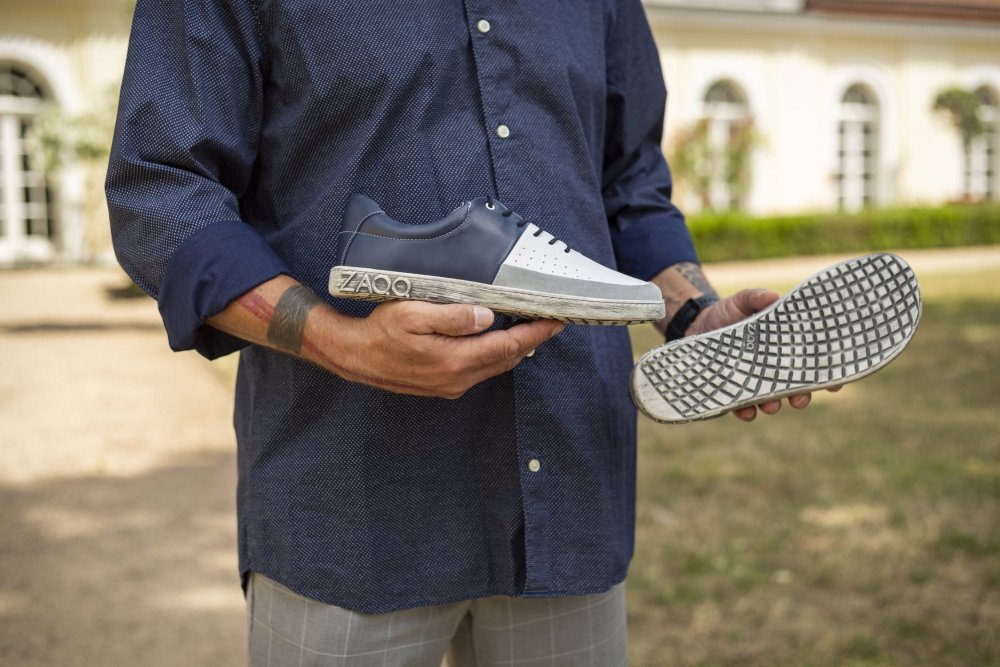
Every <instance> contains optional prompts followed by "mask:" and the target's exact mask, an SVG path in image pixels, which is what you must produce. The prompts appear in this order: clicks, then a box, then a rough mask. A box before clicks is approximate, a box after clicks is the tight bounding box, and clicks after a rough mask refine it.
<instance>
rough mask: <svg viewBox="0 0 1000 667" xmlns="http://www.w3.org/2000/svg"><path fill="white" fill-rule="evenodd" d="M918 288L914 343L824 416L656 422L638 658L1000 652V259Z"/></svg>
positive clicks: (885, 662) (808, 660) (823, 659)
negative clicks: (986, 268) (920, 299)
mask: <svg viewBox="0 0 1000 667" xmlns="http://www.w3.org/2000/svg"><path fill="white" fill-rule="evenodd" d="M709 275H711V274H709ZM921 283H922V287H923V293H924V317H923V321H922V323H921V325H920V329H919V331H918V332H917V334H916V336H915V338H914V340H913V342H912V343H911V345H910V347H909V348H908V349H907V350H906V351H905V352H904V353H903V354H902V355H901V356H900V357H899V358H898V359H897V360H896V361H895V362H894V363H893V364H892V365H891V366H889V367H888V368H886V369H885V370H883V371H882V372H880V373H878V374H876V375H874V376H872V377H870V378H868V379H866V380H864V381H862V382H860V383H856V384H852V385H849V386H848V387H846V388H845V389H844V390H843V391H842V392H841V393H840V394H836V395H834V394H823V395H818V396H815V397H814V401H813V405H812V407H810V408H809V409H808V410H805V411H801V412H800V411H793V410H791V409H790V408H788V406H785V408H784V409H783V410H782V411H781V413H779V414H778V415H776V416H773V417H768V416H761V417H758V419H757V421H756V422H754V423H752V424H744V423H741V422H738V421H737V420H736V419H734V418H732V417H729V416H727V417H724V418H722V419H717V420H714V421H710V422H702V423H697V424H691V425H683V426H665V425H658V424H655V423H653V422H651V421H649V420H646V419H645V418H641V417H640V426H639V501H638V515H639V521H638V534H637V536H636V555H635V560H634V562H633V565H632V569H631V575H630V578H629V583H628V593H629V620H630V624H631V629H630V637H631V648H632V664H633V665H637V666H646V665H649V666H656V667H662V666H669V665H691V666H694V665H698V666H709V665H733V666H735V665H740V666H743V665H768V666H772V665H773V666H785V665H791V666H817V667H818V666H820V665H844V666H852V667H860V666H863V665H864V666H872V667H875V666H879V667H888V666H898V667H910V666H911V665H927V666H933V667H947V666H951V665H954V666H956V667H959V666H961V667H975V666H985V665H1000V511H998V510H1000V271H992V272H989V273H980V274H975V275H972V274H966V275H962V276H959V275H956V276H937V277H931V278H922V279H921ZM766 286H767V287H772V288H777V289H779V290H780V289H784V288H787V287H789V285H766ZM720 287H721V288H723V291H728V290H731V289H735V288H736V287H737V286H735V285H728V286H727V285H721V286H720ZM633 338H634V341H635V349H636V354H637V355H638V354H640V353H642V352H644V351H645V350H647V349H649V348H650V347H651V346H653V345H655V344H657V343H658V340H657V339H656V337H655V334H654V333H653V332H652V330H651V329H650V328H648V327H647V328H635V329H634V330H633Z"/></svg>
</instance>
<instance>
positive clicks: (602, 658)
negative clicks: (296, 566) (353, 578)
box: [247, 573, 628, 667]
mask: <svg viewBox="0 0 1000 667" xmlns="http://www.w3.org/2000/svg"><path fill="white" fill-rule="evenodd" d="M247 621H248V625H249V640H250V666H251V667H441V665H442V659H443V658H445V656H446V655H447V663H446V664H447V665H448V666H449V667H499V666H501V665H503V666H517V667H564V666H565V667H577V666H587V667H619V666H620V665H626V664H627V663H628V646H627V640H626V627H625V585H624V584H618V585H617V586H615V587H613V588H612V589H611V590H609V591H608V592H606V593H600V594H597V595H584V596H578V597H568V598H553V599H547V598H541V599H540V598H530V599H529V598H511V597H506V596H495V597H489V598H480V599H478V600H468V601H465V602H458V603H455V604H447V605H438V606H434V607H419V608H416V609H407V610H403V611H397V612H391V613H388V614H362V613H359V612H354V611H349V610H347V609H342V608H340V607H335V606H332V605H326V604H322V603H320V602H316V601H314V600H310V599H308V598H305V597H302V596H301V595H298V594H297V593H294V592H292V591H290V590H289V589H287V588H285V587H284V586H282V585H281V584H279V583H277V582H275V581H273V580H271V579H268V578H267V577H265V576H263V575H261V574H257V573H254V574H252V575H251V577H250V583H249V588H248V590H247Z"/></svg>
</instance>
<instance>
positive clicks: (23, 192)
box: [0, 62, 58, 261]
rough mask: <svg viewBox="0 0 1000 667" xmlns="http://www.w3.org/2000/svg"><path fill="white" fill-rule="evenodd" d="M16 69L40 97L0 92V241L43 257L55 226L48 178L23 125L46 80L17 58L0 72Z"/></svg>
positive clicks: (21, 254)
mask: <svg viewBox="0 0 1000 667" xmlns="http://www.w3.org/2000/svg"><path fill="white" fill-rule="evenodd" d="M5 70H10V71H12V72H17V73H18V74H19V75H20V76H22V77H23V78H24V79H26V80H27V81H29V82H30V83H31V84H32V85H33V87H35V88H37V89H39V90H40V91H42V92H40V93H39V96H38V97H15V96H13V95H5V94H3V93H2V92H0V243H2V244H3V245H4V246H6V247H7V249H8V251H9V252H10V253H11V254H14V255H16V256H17V259H19V260H22V261H23V260H29V261H30V260H34V261H45V260H49V259H51V258H52V256H53V254H54V248H55V246H54V243H53V240H54V238H55V235H56V234H57V232H58V223H57V221H56V219H55V218H56V216H55V215H54V213H55V211H54V210H52V209H54V200H53V198H52V197H51V191H52V190H51V188H52V186H51V183H50V182H49V179H48V177H47V175H46V174H45V169H44V166H43V165H42V157H41V155H38V154H37V153H35V152H33V151H32V149H31V147H30V146H28V145H27V142H26V137H25V136H23V135H25V132H24V128H25V126H26V124H28V123H30V122H31V121H32V120H33V119H34V118H36V117H37V116H38V115H39V114H40V113H41V112H42V110H43V108H44V105H45V92H44V88H43V85H44V83H43V82H41V81H39V80H38V79H37V77H36V76H34V75H33V74H32V73H31V72H30V71H27V70H26V68H23V67H19V66H18V65H17V64H16V63H9V62H7V63H0V72H3V71H5Z"/></svg>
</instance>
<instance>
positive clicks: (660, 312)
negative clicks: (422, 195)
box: [329, 195, 665, 324]
mask: <svg viewBox="0 0 1000 667" xmlns="http://www.w3.org/2000/svg"><path fill="white" fill-rule="evenodd" d="M343 229H344V230H343V231H342V232H341V233H340V237H339V252H338V253H337V257H338V262H337V266H335V267H333V269H332V270H331V271H330V286H329V289H330V294H332V295H333V296H336V297H343V298H348V299H365V300H369V301H388V300H391V299H413V300H417V301H432V302H435V303H470V304H478V305H482V306H486V307H487V308H490V309H492V310H494V311H497V312H500V313H507V314H509V315H515V316H517V317H523V318H528V319H539V318H544V319H554V320H562V321H563V322H576V323H580V324H632V323H637V322H654V321H657V320H661V319H663V317H664V315H665V313H664V306H663V296H662V294H661V293H660V289H659V288H658V287H656V285H653V284H652V283H647V282H644V281H642V280H636V279H635V278H631V277H629V276H626V275H624V274H621V273H618V272H617V271H612V270H611V269H609V268H607V267H605V266H602V265H601V264H598V263H597V262H595V261H593V260H591V259H589V258H587V257H585V256H584V255H581V254H580V253H578V252H576V251H574V250H570V249H569V248H568V247H567V246H566V244H565V243H563V242H562V241H560V240H558V239H556V238H555V237H554V236H552V235H551V234H549V233H548V232H546V231H543V230H542V229H540V228H538V227H537V226H535V225H534V224H532V223H530V222H528V221H527V220H525V219H524V218H522V217H521V216H519V215H517V214H516V213H514V212H513V211H511V210H510V209H508V208H507V207H506V206H504V205H503V204H501V203H500V202H497V201H491V200H489V199H487V198H486V197H480V198H479V199H474V200H472V201H469V202H465V203H463V204H462V205H461V206H459V207H458V208H456V209H455V210H454V211H452V212H451V213H450V214H448V215H447V216H445V217H444V218H442V219H441V220H436V221H435V222H431V223H428V224H423V225H411V224H404V223H400V222H396V221H395V220H393V219H392V218H390V217H389V216H388V215H386V213H385V212H384V211H382V209H381V207H379V205H378V204H376V203H375V202H374V201H372V200H371V199H369V198H368V197H364V196H362V195H353V196H352V197H351V199H350V201H349V202H348V205H347V211H346V213H345V216H344V228H343Z"/></svg>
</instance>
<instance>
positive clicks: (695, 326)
mask: <svg viewBox="0 0 1000 667" xmlns="http://www.w3.org/2000/svg"><path fill="white" fill-rule="evenodd" d="M778 298H779V297H778V294H777V293H776V292H771V291H769V290H764V289H745V290H742V291H740V292H737V293H736V294H734V295H732V296H729V297H726V298H725V299H722V300H721V301H719V302H718V303H715V304H712V305H711V306H709V307H708V308H706V309H705V310H703V311H701V313H699V314H698V317H696V318H695V320H694V322H692V323H691V326H690V327H688V330H687V332H686V334H687V335H688V336H692V335H695V334H700V333H706V332H708V331H714V330H715V329H721V328H722V327H725V326H729V325H730V324H735V323H736V322H739V321H740V320H744V319H746V318H747V317H749V316H751V315H753V314H754V313H756V312H759V311H761V310H764V309H765V308H767V307H768V306H770V305H771V304H772V303H774V302H775V301H777V300H778ZM840 389H841V387H832V388H830V390H829V391H840ZM811 400H812V394H810V393H805V394H796V395H795V396H790V397H789V398H788V404H789V405H791V406H792V407H793V408H798V409H801V408H804V407H806V406H807V405H809V402H810V401H811ZM757 407H759V408H760V409H761V410H762V411H763V412H765V413H766V414H769V415H773V414H774V413H776V412H777V411H778V410H780V409H781V401H768V402H767V403H761V404H760V405H759V406H757ZM733 414H734V415H735V416H736V418H737V419H741V420H743V421H745V422H750V421H753V420H754V419H755V418H756V417H757V408H756V407H753V406H749V407H746V408H740V409H739V410H734V411H733Z"/></svg>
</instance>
